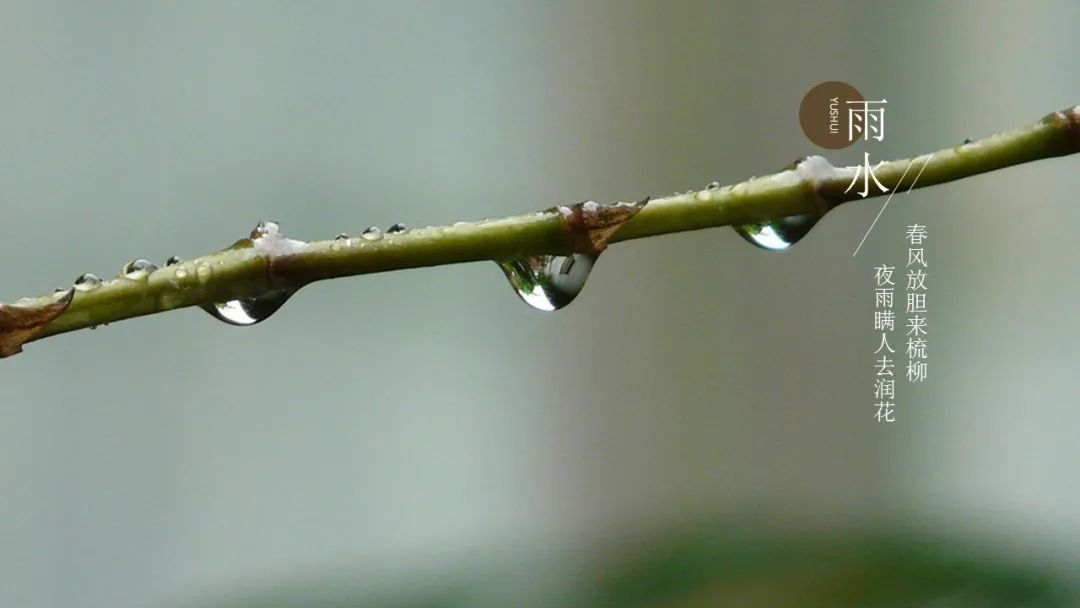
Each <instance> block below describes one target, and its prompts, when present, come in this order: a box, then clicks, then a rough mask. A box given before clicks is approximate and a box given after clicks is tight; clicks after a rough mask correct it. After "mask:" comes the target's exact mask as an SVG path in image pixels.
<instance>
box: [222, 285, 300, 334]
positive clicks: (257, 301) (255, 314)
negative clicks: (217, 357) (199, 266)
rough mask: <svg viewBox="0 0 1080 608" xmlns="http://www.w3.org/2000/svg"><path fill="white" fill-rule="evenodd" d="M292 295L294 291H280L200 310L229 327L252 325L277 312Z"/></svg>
mask: <svg viewBox="0 0 1080 608" xmlns="http://www.w3.org/2000/svg"><path fill="white" fill-rule="evenodd" d="M294 293H296V292H295V290H291V289H282V290H278V291H272V292H269V293H266V294H263V295H261V296H257V297H254V298H246V299H243V300H230V301H228V302H218V303H215V304H205V305H203V306H202V309H203V310H205V311H206V312H208V313H210V315H211V316H213V317H215V318H217V319H218V320H221V321H224V322H226V323H228V324H230V325H240V326H248V325H254V324H256V323H258V322H259V321H263V320H266V319H267V318H269V317H270V315H272V314H274V313H275V312H277V309H279V308H281V306H282V305H283V304H285V302H286V301H287V300H288V299H289V297H291V296H292V294H294Z"/></svg>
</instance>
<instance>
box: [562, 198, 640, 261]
mask: <svg viewBox="0 0 1080 608" xmlns="http://www.w3.org/2000/svg"><path fill="white" fill-rule="evenodd" d="M650 198H651V197H648V196H646V197H645V198H643V199H641V200H640V201H637V202H636V203H616V204H614V205H601V204H599V203H597V202H595V201H584V202H581V203H578V204H576V205H573V206H571V207H565V206H563V207H556V208H555V210H556V211H558V212H559V215H560V216H561V217H562V221H563V226H564V227H565V228H566V232H567V234H569V235H570V248H571V250H573V252H574V253H590V254H599V253H600V252H601V251H603V250H604V249H606V248H607V243H608V241H609V240H610V239H611V237H612V236H614V234H615V233H616V232H618V231H619V228H622V227H623V225H624V224H626V222H628V221H630V218H632V217H634V216H635V215H637V214H638V212H639V211H641V210H642V209H644V208H645V205H647V204H648V203H649V199H650Z"/></svg>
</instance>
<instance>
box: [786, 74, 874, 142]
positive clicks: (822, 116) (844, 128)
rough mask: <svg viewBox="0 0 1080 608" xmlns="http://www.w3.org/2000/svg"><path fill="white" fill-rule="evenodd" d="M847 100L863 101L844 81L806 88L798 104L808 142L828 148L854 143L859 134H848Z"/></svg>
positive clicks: (855, 90)
mask: <svg viewBox="0 0 1080 608" xmlns="http://www.w3.org/2000/svg"><path fill="white" fill-rule="evenodd" d="M849 101H863V96H862V93H860V92H859V91H858V90H857V89H856V88H855V87H853V86H851V85H850V84H848V83H846V82H840V81H838V80H830V81H828V82H823V83H821V84H819V85H817V86H816V87H814V88H812V89H810V91H809V92H808V93H807V94H806V97H803V100H802V104H801V105H800V106H799V124H800V125H802V130H803V133H806V136H807V137H808V138H810V141H812V142H814V143H815V144H817V145H818V146H821V147H822V148H828V149H830V150H839V149H840V148H846V147H848V146H850V145H851V144H853V143H855V140H857V139H859V137H857V136H856V137H855V138H853V139H849V137H848V124H849V121H848V107H849V106H848V103H847V102H849Z"/></svg>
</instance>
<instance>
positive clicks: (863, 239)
mask: <svg viewBox="0 0 1080 608" xmlns="http://www.w3.org/2000/svg"><path fill="white" fill-rule="evenodd" d="M931 158H934V155H933V154H932V153H931V154H930V155H929V156H927V157H926V162H925V163H923V166H922V169H919V174H918V175H916V176H915V180H914V181H912V182H911V185H910V186H908V189H907V191H908V192H911V190H912V189H913V188H914V187H915V184H916V183H917V182H918V181H919V178H920V177H922V173H923V171H925V170H926V165H929V164H930V159H931ZM914 164H915V161H914V160H912V161H911V162H910V163H908V166H907V169H904V174H903V175H901V176H900V181H898V182H896V183H897V184H902V183H904V177H906V176H907V172H908V171H909V170H910V169H911V165H914ZM894 194H896V190H893V191H892V192H890V193H889V196H888V197H887V198H886V199H885V204H884V205H882V206H881V211H878V212H877V217H875V218H874V221H873V222H871V223H870V227H869V228H867V229H866V234H864V235H863V237H862V240H861V241H859V246H858V247H856V248H855V253H852V254H851V257H855V256H856V255H858V253H859V250H860V249H862V246H863V243H865V242H866V237H868V236H870V231H871V230H873V229H874V226H876V225H877V222H878V220H879V219H881V214H882V213H885V208H886V207H888V206H889V201H891V200H892V197H893V195H894Z"/></svg>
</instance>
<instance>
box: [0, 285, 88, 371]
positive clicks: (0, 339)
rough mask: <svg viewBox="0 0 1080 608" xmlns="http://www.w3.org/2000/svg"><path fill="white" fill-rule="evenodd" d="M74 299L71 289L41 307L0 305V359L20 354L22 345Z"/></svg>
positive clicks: (73, 290) (73, 291) (65, 308)
mask: <svg viewBox="0 0 1080 608" xmlns="http://www.w3.org/2000/svg"><path fill="white" fill-rule="evenodd" d="M74 297H75V288H74V287H72V288H71V289H68V290H67V291H66V292H64V293H63V295H62V296H60V298H59V299H57V300H56V301H54V302H51V303H49V304H45V305H43V306H14V305H9V304H4V303H0V358H3V357H10V356H12V355H17V354H19V353H21V352H22V345H23V344H25V343H27V342H29V341H30V340H33V339H34V337H35V336H37V335H38V334H39V333H41V330H43V329H45V326H46V325H48V324H49V323H52V321H53V319H55V318H56V317H59V316H60V314H61V313H63V312H64V311H65V310H67V307H68V305H69V304H71V300H72V298H74Z"/></svg>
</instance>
